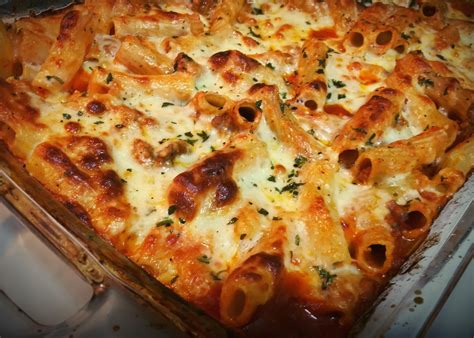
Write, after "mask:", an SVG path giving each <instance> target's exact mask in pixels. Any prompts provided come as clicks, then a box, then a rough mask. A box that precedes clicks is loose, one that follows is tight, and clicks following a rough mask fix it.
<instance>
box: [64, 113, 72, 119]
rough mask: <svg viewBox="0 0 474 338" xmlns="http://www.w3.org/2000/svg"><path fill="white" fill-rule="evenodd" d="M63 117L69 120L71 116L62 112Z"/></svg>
mask: <svg viewBox="0 0 474 338" xmlns="http://www.w3.org/2000/svg"><path fill="white" fill-rule="evenodd" d="M63 118H64V119H65V120H70V119H71V118H72V116H71V114H66V113H64V114H63Z"/></svg>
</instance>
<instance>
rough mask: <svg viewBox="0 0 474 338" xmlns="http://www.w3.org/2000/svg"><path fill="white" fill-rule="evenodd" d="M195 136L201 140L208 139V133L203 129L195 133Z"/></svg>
mask: <svg viewBox="0 0 474 338" xmlns="http://www.w3.org/2000/svg"><path fill="white" fill-rule="evenodd" d="M197 136H199V137H200V138H202V142H206V141H207V140H208V139H209V135H208V134H207V133H206V132H205V131H204V130H203V131H201V132H199V133H197Z"/></svg>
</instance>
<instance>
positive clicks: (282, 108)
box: [280, 103, 286, 113]
mask: <svg viewBox="0 0 474 338" xmlns="http://www.w3.org/2000/svg"><path fill="white" fill-rule="evenodd" d="M285 106H286V104H285V103H280V111H281V112H282V113H284V112H285Z"/></svg>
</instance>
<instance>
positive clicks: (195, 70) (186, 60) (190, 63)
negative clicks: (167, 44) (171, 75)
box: [174, 53, 201, 75]
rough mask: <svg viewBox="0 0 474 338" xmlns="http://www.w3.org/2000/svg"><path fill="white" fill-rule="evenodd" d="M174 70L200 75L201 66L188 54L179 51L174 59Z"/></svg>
mask: <svg viewBox="0 0 474 338" xmlns="http://www.w3.org/2000/svg"><path fill="white" fill-rule="evenodd" d="M174 70H175V71H177V72H183V73H189V74H193V75H199V74H200V73H201V66H200V65H199V64H198V63H196V62H195V61H194V60H193V59H192V58H190V57H189V56H188V55H186V54H184V53H179V54H178V56H176V59H175V60H174Z"/></svg>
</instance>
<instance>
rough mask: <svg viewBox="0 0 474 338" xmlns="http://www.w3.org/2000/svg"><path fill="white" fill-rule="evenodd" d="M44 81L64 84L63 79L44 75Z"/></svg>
mask: <svg viewBox="0 0 474 338" xmlns="http://www.w3.org/2000/svg"><path fill="white" fill-rule="evenodd" d="M46 80H48V81H51V80H56V81H57V82H59V83H60V84H64V81H63V79H61V78H60V77H57V76H55V75H46Z"/></svg>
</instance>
